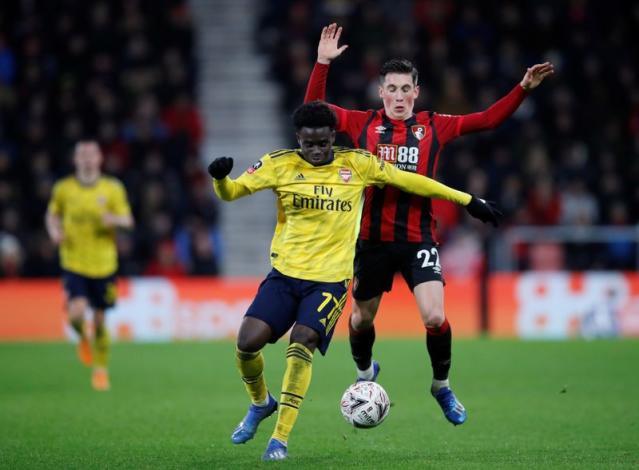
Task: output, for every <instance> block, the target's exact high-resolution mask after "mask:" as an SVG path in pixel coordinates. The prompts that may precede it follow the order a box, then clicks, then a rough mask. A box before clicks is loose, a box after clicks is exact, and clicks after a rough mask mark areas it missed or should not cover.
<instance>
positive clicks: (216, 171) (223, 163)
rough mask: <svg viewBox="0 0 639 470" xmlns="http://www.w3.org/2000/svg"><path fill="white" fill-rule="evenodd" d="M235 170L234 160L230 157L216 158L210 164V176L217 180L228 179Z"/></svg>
mask: <svg viewBox="0 0 639 470" xmlns="http://www.w3.org/2000/svg"><path fill="white" fill-rule="evenodd" d="M232 169H233V159H232V158H230V157H220V158H216V159H215V160H213V161H212V162H211V163H210V164H209V168H208V170H209V175H211V176H212V177H213V178H215V179H216V180H222V179H224V178H226V175H228V174H229V173H230V172H231V170H232Z"/></svg>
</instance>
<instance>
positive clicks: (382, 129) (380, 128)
mask: <svg viewBox="0 0 639 470" xmlns="http://www.w3.org/2000/svg"><path fill="white" fill-rule="evenodd" d="M384 132H386V128H385V127H384V126H377V127H376V128H375V134H383V133H384Z"/></svg>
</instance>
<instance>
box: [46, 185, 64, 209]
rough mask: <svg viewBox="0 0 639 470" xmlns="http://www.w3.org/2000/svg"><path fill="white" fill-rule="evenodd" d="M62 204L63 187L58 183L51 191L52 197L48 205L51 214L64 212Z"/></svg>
mask: <svg viewBox="0 0 639 470" xmlns="http://www.w3.org/2000/svg"><path fill="white" fill-rule="evenodd" d="M62 204H63V188H62V185H61V183H56V184H55V185H53V190H52V192H51V199H50V200H49V205H48V207H47V211H48V212H50V213H51V214H55V215H60V214H62Z"/></svg>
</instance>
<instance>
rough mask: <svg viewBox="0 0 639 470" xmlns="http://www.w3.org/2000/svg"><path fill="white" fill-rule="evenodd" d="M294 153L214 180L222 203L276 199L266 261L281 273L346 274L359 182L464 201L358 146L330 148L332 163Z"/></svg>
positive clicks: (319, 277)
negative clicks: (259, 195)
mask: <svg viewBox="0 0 639 470" xmlns="http://www.w3.org/2000/svg"><path fill="white" fill-rule="evenodd" d="M298 152H299V150H278V151H276V152H271V153H268V154H266V155H264V156H263V157H262V158H261V159H260V160H259V161H258V162H257V163H255V164H254V165H253V166H252V167H250V168H249V169H248V170H246V171H245V172H244V173H243V174H242V175H241V176H240V177H238V178H237V179H236V180H232V179H231V178H229V177H226V178H224V179H222V180H214V183H213V186H214V189H215V192H216V193H217V195H218V196H219V197H220V198H221V199H224V200H227V201H230V200H233V199H237V198H239V197H242V196H246V195H248V194H252V193H254V192H256V191H259V190H261V189H271V190H273V191H274V192H275V194H276V197H277V209H278V214H277V225H276V227H275V233H274V236H273V240H272V243H271V263H272V265H273V267H274V268H275V269H277V270H278V271H280V272H281V273H283V274H286V275H287V276H291V277H295V278H298V279H305V280H310V281H320V282H338V281H343V280H345V279H350V278H351V277H352V276H353V258H354V256H355V240H356V238H357V234H358V232H359V222H360V216H361V210H362V205H363V189H364V188H365V187H366V186H371V185H379V186H383V185H386V184H390V185H392V186H396V187H398V188H400V189H401V190H403V191H407V192H411V193H414V194H417V195H420V196H427V197H436V198H440V199H446V200H449V201H453V202H456V203H458V204H462V205H466V204H468V203H469V202H470V199H471V196H470V195H469V194H466V193H463V192H460V191H456V190H454V189H451V188H449V187H448V186H445V185H443V184H441V183H438V182H436V181H434V180H432V179H430V178H426V177H425V176H421V175H417V174H415V173H409V172H405V171H401V170H398V169H397V168H395V167H394V166H393V165H388V164H384V161H383V160H378V159H377V157H376V156H375V155H373V154H371V153H369V152H367V151H365V150H359V149H348V148H341V147H334V148H333V157H334V158H333V160H332V161H330V162H328V163H326V164H324V165H320V166H313V165H312V164H310V163H309V162H307V161H306V160H304V158H303V157H302V155H301V154H300V153H298Z"/></svg>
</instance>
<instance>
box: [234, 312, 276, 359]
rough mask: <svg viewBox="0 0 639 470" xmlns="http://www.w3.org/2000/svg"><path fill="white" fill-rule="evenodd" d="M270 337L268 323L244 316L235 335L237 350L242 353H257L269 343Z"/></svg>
mask: <svg viewBox="0 0 639 470" xmlns="http://www.w3.org/2000/svg"><path fill="white" fill-rule="evenodd" d="M272 335H273V331H272V330H271V327H270V326H269V324H268V323H266V322H265V321H263V320H260V319H259V318H254V317H247V316H245V317H244V318H243V319H242V324H241V325H240V330H239V331H238V333H237V349H239V350H240V351H242V352H257V351H259V350H260V349H262V348H263V347H264V346H265V345H266V343H268V342H269V341H270V339H271V337H272Z"/></svg>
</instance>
